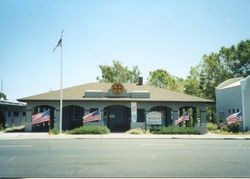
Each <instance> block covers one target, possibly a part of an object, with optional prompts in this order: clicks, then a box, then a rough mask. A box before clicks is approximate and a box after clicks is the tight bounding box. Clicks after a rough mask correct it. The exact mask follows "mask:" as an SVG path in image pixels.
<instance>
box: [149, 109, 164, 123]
mask: <svg viewBox="0 0 250 179" xmlns="http://www.w3.org/2000/svg"><path fill="white" fill-rule="evenodd" d="M146 123H147V125H161V124H162V113H161V112H158V111H153V112H150V113H147V115H146Z"/></svg>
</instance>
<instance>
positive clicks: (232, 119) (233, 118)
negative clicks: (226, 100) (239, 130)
mask: <svg viewBox="0 0 250 179" xmlns="http://www.w3.org/2000/svg"><path fill="white" fill-rule="evenodd" d="M241 121H242V112H241V111H240V112H237V113H234V114H232V115H230V116H228V117H227V124H228V125H230V124H233V123H236V122H241Z"/></svg>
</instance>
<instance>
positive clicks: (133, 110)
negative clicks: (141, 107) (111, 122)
mask: <svg viewBox="0 0 250 179" xmlns="http://www.w3.org/2000/svg"><path fill="white" fill-rule="evenodd" d="M131 121H132V123H136V121H137V103H136V102H131Z"/></svg>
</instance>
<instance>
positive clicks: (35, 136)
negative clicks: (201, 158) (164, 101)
mask: <svg viewBox="0 0 250 179" xmlns="http://www.w3.org/2000/svg"><path fill="white" fill-rule="evenodd" d="M69 139H171V140H175V139H184V140H190V139H193V140H250V135H248V136H246V137H245V136H244V137H243V136H228V137H225V136H224V135H222V136H220V135H215V134H205V135H150V134H149V135H137V134H124V133H120V134H112V133H111V134H104V135H99V134H97V135H66V134H61V135H60V134H59V135H49V134H48V133H3V132H0V141H1V140H69Z"/></svg>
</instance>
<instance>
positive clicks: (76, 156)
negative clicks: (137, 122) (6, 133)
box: [0, 139, 250, 178]
mask: <svg viewBox="0 0 250 179" xmlns="http://www.w3.org/2000/svg"><path fill="white" fill-rule="evenodd" d="M249 167H250V141H249V140H197V139H196V140H192V139H184V140H183V139H70V140H11V141H6V140H2V141H0V177H64V178H67V177H250V168H249Z"/></svg>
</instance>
